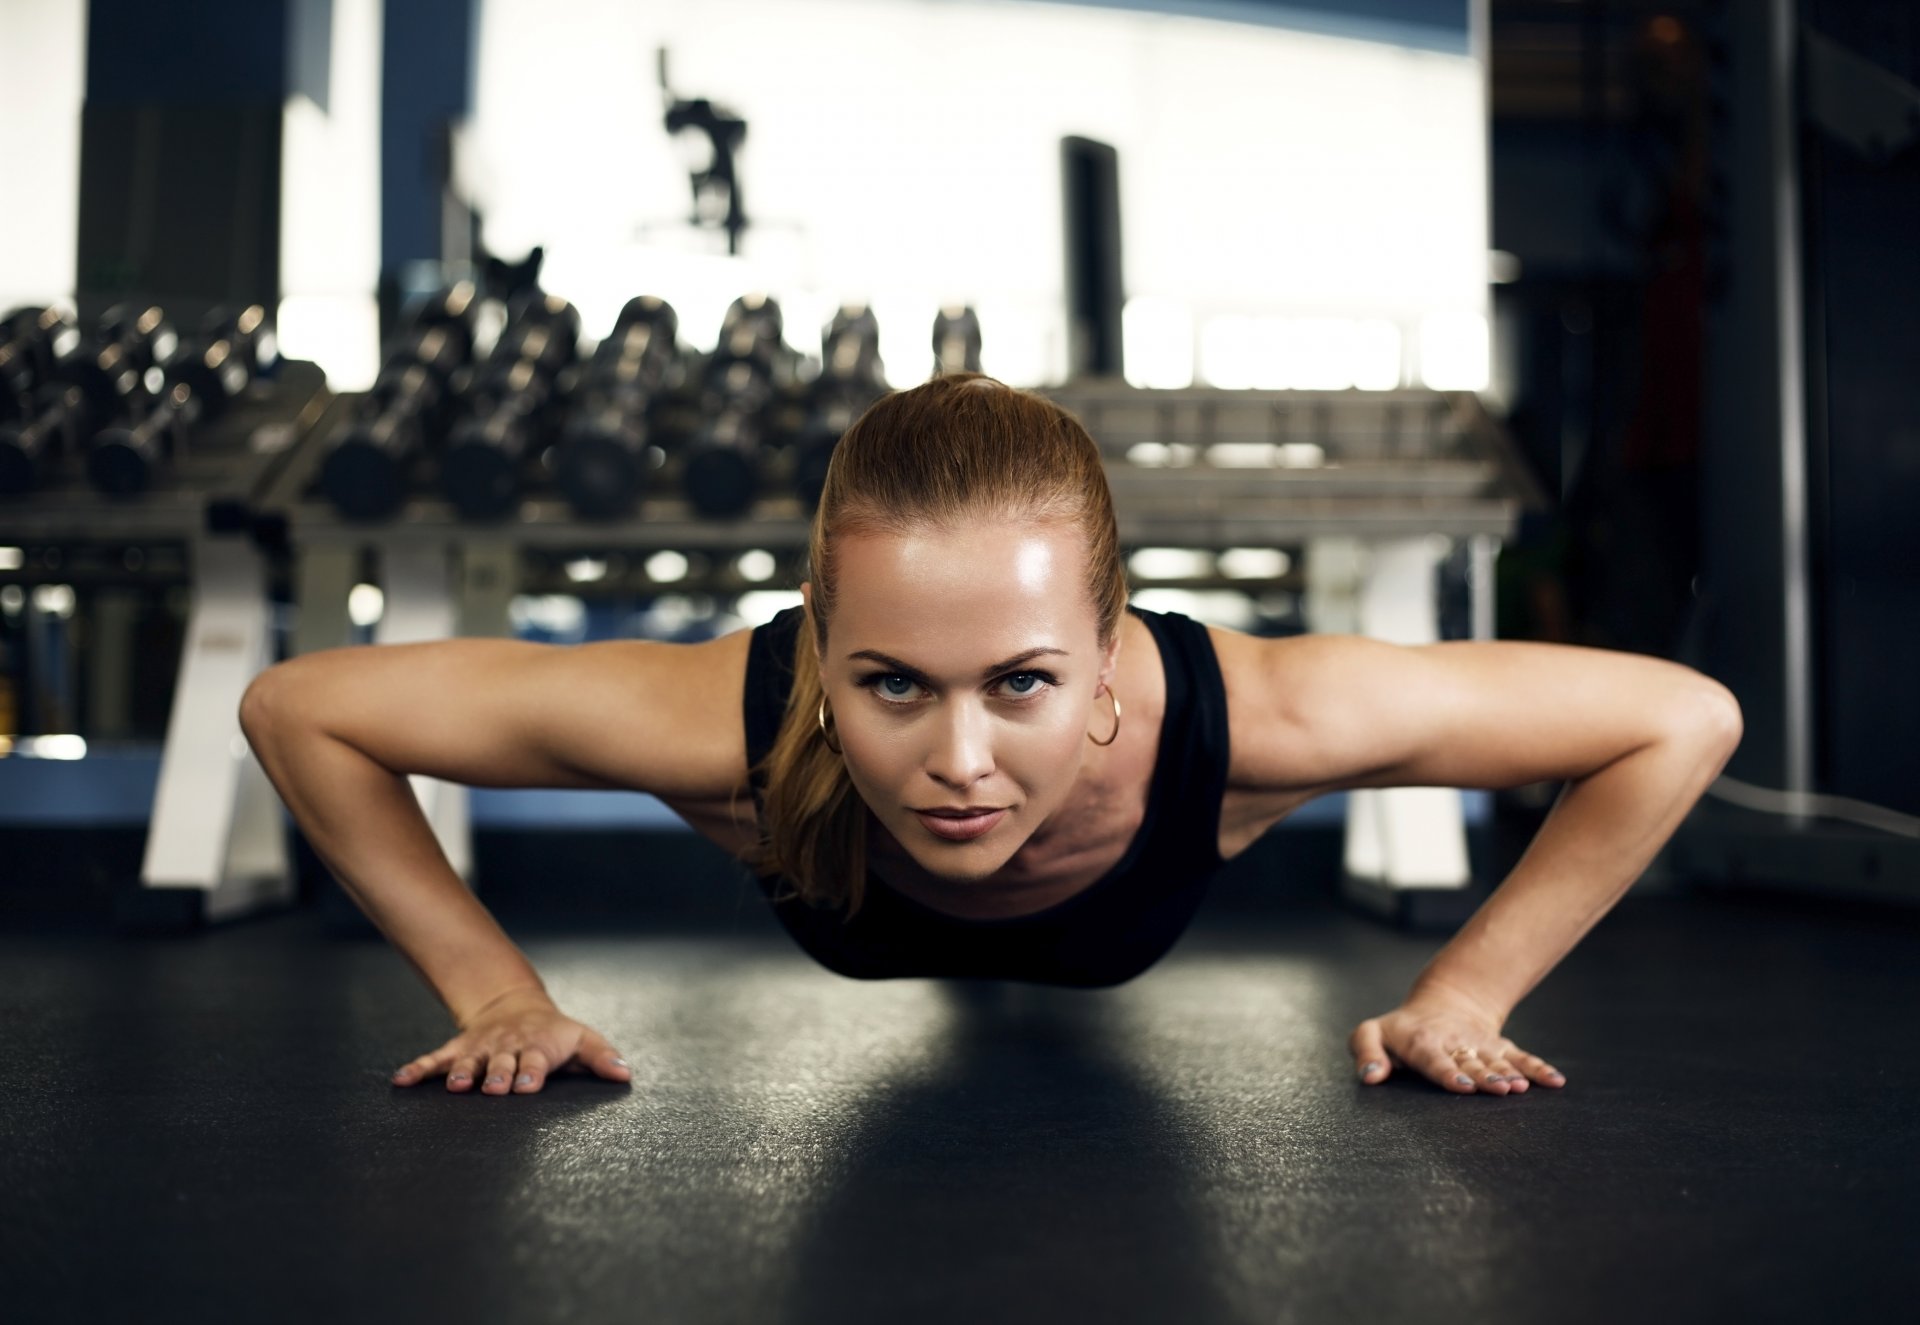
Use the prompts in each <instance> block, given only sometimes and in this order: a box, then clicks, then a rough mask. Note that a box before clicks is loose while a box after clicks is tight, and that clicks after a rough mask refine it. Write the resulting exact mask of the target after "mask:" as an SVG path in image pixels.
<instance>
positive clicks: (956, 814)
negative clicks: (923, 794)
mask: <svg viewBox="0 0 1920 1325" xmlns="http://www.w3.org/2000/svg"><path fill="white" fill-rule="evenodd" d="M1006 808H1007V807H1006V806H1004V805H982V806H980V807H978V808H977V809H971V810H920V811H917V813H919V814H937V815H939V816H940V817H941V818H942V819H971V818H973V817H974V816H975V815H978V814H992V813H994V812H995V811H996V810H1004V809H1006Z"/></svg>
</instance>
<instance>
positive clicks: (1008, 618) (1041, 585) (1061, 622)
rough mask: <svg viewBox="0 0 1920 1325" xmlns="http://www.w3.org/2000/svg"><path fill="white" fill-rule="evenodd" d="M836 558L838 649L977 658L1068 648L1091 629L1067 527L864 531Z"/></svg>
mask: <svg viewBox="0 0 1920 1325" xmlns="http://www.w3.org/2000/svg"><path fill="white" fill-rule="evenodd" d="M834 554H835V569H836V571H837V572H838V582H837V585H836V588H837V590H838V593H837V600H836V602H835V604H834V609H835V610H834V617H833V624H832V635H833V650H834V652H835V653H839V654H842V655H844V654H845V653H846V652H848V651H849V650H854V649H862V648H876V649H885V650H887V651H888V652H889V653H894V654H899V655H901V656H905V655H904V653H903V650H909V649H919V650H922V651H929V652H937V653H938V654H939V656H940V657H944V658H954V659H965V660H967V661H972V660H973V655H974V654H981V655H992V656H994V657H1000V656H1003V655H1006V654H1010V653H1014V652H1018V651H1019V650H1020V649H1024V648H1031V647H1034V646H1036V645H1039V644H1058V645H1060V646H1061V647H1069V645H1068V643H1067V640H1068V638H1069V637H1070V636H1071V635H1072V634H1073V633H1074V632H1076V631H1082V630H1084V631H1091V630H1092V629H1093V622H1092V614H1091V612H1090V611H1089V610H1088V608H1087V606H1086V601H1085V600H1086V593H1085V571H1086V549H1085V546H1084V543H1083V541H1082V540H1081V539H1080V537H1079V535H1078V533H1077V531H1075V530H1074V529H1073V528H1072V527H1071V526H1060V525H1036V524H998V523H995V524H980V525H972V526H969V527H967V528H965V529H960V530H947V531H941V530H920V531H915V532H913V533H909V534H868V533H862V534H857V535H852V536H849V537H845V538H842V539H839V540H836V542H835V545H834ZM1083 618H1084V620H1083ZM1042 636H1045V637H1047V638H1042ZM1009 645H1011V647H1008V646H1009ZM928 661H938V659H937V658H933V657H929V659H928Z"/></svg>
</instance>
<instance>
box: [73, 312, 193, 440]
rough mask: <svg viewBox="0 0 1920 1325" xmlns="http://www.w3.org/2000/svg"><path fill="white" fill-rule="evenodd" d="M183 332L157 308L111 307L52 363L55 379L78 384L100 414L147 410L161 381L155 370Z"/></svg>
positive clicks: (98, 416) (109, 415)
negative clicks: (91, 329)
mask: <svg viewBox="0 0 1920 1325" xmlns="http://www.w3.org/2000/svg"><path fill="white" fill-rule="evenodd" d="M179 345H180V337H179V335H178V334H177V333H176V332H175V331H174V329H173V324H172V323H170V322H168V321H167V316H166V314H165V313H164V312H163V311H161V310H160V309H159V308H157V307H149V308H134V307H132V306H128V305H122V306H118V307H115V308H113V309H110V310H108V312H107V314H106V316H105V317H103V318H102V319H101V320H100V325H99V327H98V328H97V329H96V330H95V331H94V333H93V335H91V336H88V337H82V338H80V339H79V340H78V342H77V343H76V344H75V345H74V347H73V349H72V350H71V352H69V353H68V354H66V355H64V356H63V357H61V358H60V359H59V360H58V362H56V363H55V364H54V367H53V376H54V379H55V380H56V381H59V382H65V383H68V384H70V385H73V386H77V387H79V388H80V391H81V394H83V395H84V396H85V397H86V400H87V407H88V409H89V410H90V411H91V412H92V415H93V417H94V418H96V419H102V420H104V419H110V418H114V417H116V416H120V417H129V418H131V417H135V416H138V415H141V414H144V413H146V410H147V406H148V404H149V403H150V401H151V400H152V393H153V392H154V391H156V390H158V389H159V387H160V386H161V380H160V375H159V374H157V373H154V372H153V370H154V369H156V368H157V367H158V365H159V364H161V363H163V362H165V361H166V360H168V359H171V358H172V357H173V355H174V353H175V351H176V350H178V348H179Z"/></svg>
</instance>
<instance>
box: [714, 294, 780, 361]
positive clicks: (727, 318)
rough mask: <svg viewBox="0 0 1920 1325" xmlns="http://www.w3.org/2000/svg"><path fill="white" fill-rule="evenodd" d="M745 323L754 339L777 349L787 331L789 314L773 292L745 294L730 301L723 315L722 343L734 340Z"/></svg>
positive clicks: (721, 326) (721, 327)
mask: <svg viewBox="0 0 1920 1325" xmlns="http://www.w3.org/2000/svg"><path fill="white" fill-rule="evenodd" d="M742 327H748V328H751V329H752V331H753V336H754V339H755V340H756V341H758V342H759V343H761V344H763V345H765V346H767V347H768V349H769V350H773V349H777V348H778V346H779V345H780V338H781V337H782V336H784V335H785V334H786V318H785V317H784V316H783V315H782V313H781V312H780V305H779V303H778V302H776V301H775V300H774V298H773V296H772V295H768V294H757V293H756V294H743V295H741V296H740V297H739V298H738V299H736V300H734V301H733V302H732V303H730V304H728V305H727V311H726V313H725V314H724V315H723V316H722V317H721V319H720V344H722V345H725V344H728V343H729V342H730V341H732V339H733V334H734V333H735V332H736V331H739V330H740V329H741V328H742Z"/></svg>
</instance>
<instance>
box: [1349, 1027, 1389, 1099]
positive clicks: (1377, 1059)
mask: <svg viewBox="0 0 1920 1325" xmlns="http://www.w3.org/2000/svg"><path fill="white" fill-rule="evenodd" d="M1348 1048H1350V1049H1351V1050H1352V1051H1353V1056H1354V1061H1355V1064H1356V1065H1357V1066H1358V1068H1359V1070H1360V1080H1362V1081H1364V1082H1365V1083H1366V1084H1367V1085H1369V1086H1377V1085H1379V1084H1380V1083H1381V1082H1382V1081H1385V1080H1386V1079H1387V1078H1388V1077H1390V1076H1392V1075H1393V1068H1392V1067H1391V1066H1390V1065H1389V1063H1388V1062H1387V1046H1386V1045H1385V1043H1383V1042H1382V1041H1381V1038H1380V1022H1379V1019H1378V1018H1373V1019H1369V1020H1367V1021H1363V1022H1361V1023H1360V1028H1359V1029H1358V1030H1356V1031H1355V1032H1354V1033H1353V1039H1352V1041H1351V1042H1350V1043H1349V1045H1348Z"/></svg>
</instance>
